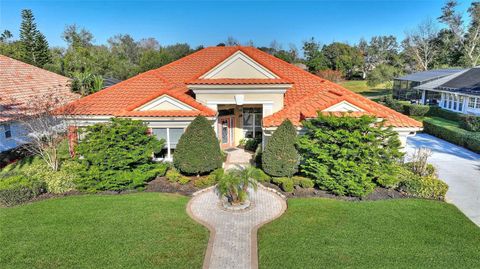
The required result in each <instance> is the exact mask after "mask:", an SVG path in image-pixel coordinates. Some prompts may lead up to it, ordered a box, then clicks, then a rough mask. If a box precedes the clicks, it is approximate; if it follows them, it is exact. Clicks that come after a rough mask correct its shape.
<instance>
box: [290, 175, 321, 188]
mask: <svg viewBox="0 0 480 269" xmlns="http://www.w3.org/2000/svg"><path fill="white" fill-rule="evenodd" d="M292 179H293V184H294V185H295V186H300V187H302V188H313V187H314V186H315V182H313V180H311V179H310V178H307V177H300V176H294V177H292Z"/></svg>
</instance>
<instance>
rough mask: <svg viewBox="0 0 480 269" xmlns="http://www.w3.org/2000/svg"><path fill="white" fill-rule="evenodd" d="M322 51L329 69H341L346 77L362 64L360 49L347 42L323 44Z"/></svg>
mask: <svg viewBox="0 0 480 269" xmlns="http://www.w3.org/2000/svg"><path fill="white" fill-rule="evenodd" d="M322 53H323V55H324V56H325V58H326V59H327V62H328V67H329V68H330V69H332V70H338V71H341V72H342V73H343V74H344V76H346V77H348V78H351V77H352V76H353V73H354V71H355V70H356V69H360V68H361V66H362V65H363V58H362V55H361V53H360V51H359V50H358V49H357V48H355V47H352V46H350V45H348V44H344V43H339V42H333V43H331V44H329V45H326V46H324V47H323V48H322Z"/></svg>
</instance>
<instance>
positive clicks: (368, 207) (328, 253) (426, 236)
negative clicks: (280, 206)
mask: <svg viewBox="0 0 480 269" xmlns="http://www.w3.org/2000/svg"><path fill="white" fill-rule="evenodd" d="M288 206H289V207H288V210H287V212H286V213H285V214H284V215H283V216H282V217H280V218H279V219H278V220H275V221H274V222H273V223H271V224H267V225H266V226H264V227H262V228H261V229H260V231H259V264H260V267H261V268H480V259H479V257H480V256H479V255H480V228H478V227H477V226H475V225H474V224H473V223H472V222H470V221H469V220H468V219H467V218H466V217H465V216H464V215H463V214H462V213H461V212H460V211H458V209H457V208H455V207H454V206H453V205H450V204H447V203H442V202H437V201H428V200H413V199H405V200H388V201H386V200H385V201H369V202H345V201H337V200H330V199H315V198H310V199H308V198H307V199H300V198H299V199H290V200H289V202H288Z"/></svg>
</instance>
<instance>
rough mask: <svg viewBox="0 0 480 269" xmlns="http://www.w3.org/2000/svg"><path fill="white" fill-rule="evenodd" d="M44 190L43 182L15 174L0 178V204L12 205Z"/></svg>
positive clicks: (25, 200)
mask: <svg viewBox="0 0 480 269" xmlns="http://www.w3.org/2000/svg"><path fill="white" fill-rule="evenodd" d="M45 192H46V186H45V183H44V182H42V181H37V180H32V179H30V178H28V177H27V176H25V175H22V174H15V175H12V176H9V177H5V178H0V205H2V206H14V205H18V204H21V203H24V202H27V201H29V200H31V199H33V198H35V197H37V196H38V195H40V194H42V193H45Z"/></svg>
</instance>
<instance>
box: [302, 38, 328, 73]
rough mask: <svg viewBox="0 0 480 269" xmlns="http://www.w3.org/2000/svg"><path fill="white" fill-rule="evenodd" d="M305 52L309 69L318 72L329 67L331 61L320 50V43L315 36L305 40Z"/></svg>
mask: <svg viewBox="0 0 480 269" xmlns="http://www.w3.org/2000/svg"><path fill="white" fill-rule="evenodd" d="M303 54H304V57H305V65H306V66H307V68H308V71H310V72H312V73H316V72H317V71H320V70H326V69H329V61H328V59H327V58H326V57H325V55H323V53H322V52H321V51H320V44H319V43H318V42H316V41H315V39H314V38H313V37H312V38H311V39H309V40H307V41H304V42H303Z"/></svg>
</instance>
